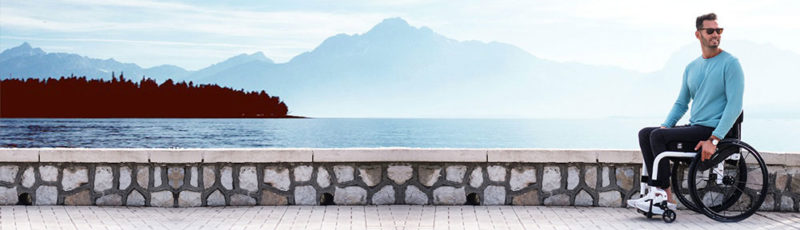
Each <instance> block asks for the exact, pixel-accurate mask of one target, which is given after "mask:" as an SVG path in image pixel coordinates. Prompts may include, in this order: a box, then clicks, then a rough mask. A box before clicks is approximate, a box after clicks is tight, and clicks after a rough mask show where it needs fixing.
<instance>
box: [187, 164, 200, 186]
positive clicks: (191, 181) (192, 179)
mask: <svg viewBox="0 0 800 230" xmlns="http://www.w3.org/2000/svg"><path fill="white" fill-rule="evenodd" d="M190 170H191V172H192V176H191V177H190V178H189V185H191V186H192V187H197V184H198V181H199V177H200V176H199V175H198V174H197V166H192V167H191V169H190Z"/></svg>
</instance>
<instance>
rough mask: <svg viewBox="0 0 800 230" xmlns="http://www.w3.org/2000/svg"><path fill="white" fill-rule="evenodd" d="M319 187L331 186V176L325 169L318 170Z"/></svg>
mask: <svg viewBox="0 0 800 230" xmlns="http://www.w3.org/2000/svg"><path fill="white" fill-rule="evenodd" d="M317 185H319V187H320V188H327V187H328V186H331V174H330V173H328V170H327V169H325V168H323V167H319V168H317Z"/></svg>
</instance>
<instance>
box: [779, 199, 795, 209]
mask: <svg viewBox="0 0 800 230" xmlns="http://www.w3.org/2000/svg"><path fill="white" fill-rule="evenodd" d="M780 205H781V208H780V210H781V211H784V212H791V211H794V200H793V199H792V198H791V197H789V196H786V195H783V196H781V203H780Z"/></svg>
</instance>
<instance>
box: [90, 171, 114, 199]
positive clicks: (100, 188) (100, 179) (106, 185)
mask: <svg viewBox="0 0 800 230" xmlns="http://www.w3.org/2000/svg"><path fill="white" fill-rule="evenodd" d="M113 186H114V173H113V172H112V171H111V167H108V166H97V167H95V168H94V191H95V192H98V193H103V192H105V191H106V190H109V189H111V188H112V187H113Z"/></svg>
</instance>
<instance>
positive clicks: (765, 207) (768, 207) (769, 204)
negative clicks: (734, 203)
mask: <svg viewBox="0 0 800 230" xmlns="http://www.w3.org/2000/svg"><path fill="white" fill-rule="evenodd" d="M772 197H773V195H772V194H767V197H766V198H764V203H762V204H761V208H759V209H758V210H761V211H775V198H772Z"/></svg>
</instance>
